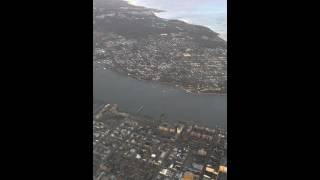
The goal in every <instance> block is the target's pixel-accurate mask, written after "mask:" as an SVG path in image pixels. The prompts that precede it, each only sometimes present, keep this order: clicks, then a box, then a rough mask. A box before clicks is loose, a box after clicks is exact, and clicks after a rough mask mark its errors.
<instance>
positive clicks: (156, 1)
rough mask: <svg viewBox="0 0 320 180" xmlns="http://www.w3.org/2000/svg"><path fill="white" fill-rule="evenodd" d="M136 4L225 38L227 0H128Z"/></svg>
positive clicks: (163, 16)
mask: <svg viewBox="0 0 320 180" xmlns="http://www.w3.org/2000/svg"><path fill="white" fill-rule="evenodd" d="M128 2H129V3H131V4H133V5H138V6H144V7H149V8H155V9H160V10H164V11H165V12H162V13H157V16H158V17H160V18H165V19H179V20H182V21H186V22H188V23H191V24H197V25H203V26H206V27H208V28H210V29H211V30H213V31H214V32H217V33H219V36H220V37H221V38H222V39H224V40H227V0H128Z"/></svg>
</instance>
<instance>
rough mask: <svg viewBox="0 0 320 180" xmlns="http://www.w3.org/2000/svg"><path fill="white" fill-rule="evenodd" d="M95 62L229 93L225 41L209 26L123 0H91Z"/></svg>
mask: <svg viewBox="0 0 320 180" xmlns="http://www.w3.org/2000/svg"><path fill="white" fill-rule="evenodd" d="M93 10H94V11H93V25H94V27H93V48H94V54H93V60H94V61H96V62H99V63H101V64H102V65H103V66H104V67H105V68H109V69H112V70H113V71H116V72H118V73H123V74H126V75H128V76H131V77H134V78H136V79H141V80H149V81H156V82H160V83H166V84H170V85H173V86H179V87H181V88H183V89H184V90H185V91H187V92H192V93H215V94H226V93H227V42H226V41H225V40H223V39H221V38H220V37H219V36H218V34H217V33H215V32H214V31H212V30H211V29H209V28H207V27H204V26H199V25H192V24H188V23H186V22H183V21H180V20H167V19H162V18H159V17H157V16H156V15H155V13H156V12H159V10H156V9H150V8H145V7H141V6H133V5H130V4H128V3H127V2H126V1H122V0H94V1H93Z"/></svg>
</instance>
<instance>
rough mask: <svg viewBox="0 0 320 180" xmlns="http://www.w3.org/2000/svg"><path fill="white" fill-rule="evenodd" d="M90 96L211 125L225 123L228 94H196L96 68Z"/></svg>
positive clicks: (145, 112) (147, 112)
mask: <svg viewBox="0 0 320 180" xmlns="http://www.w3.org/2000/svg"><path fill="white" fill-rule="evenodd" d="M93 96H94V99H95V100H97V101H99V102H101V101H102V102H106V103H115V104H118V105H119V106H120V109H121V110H124V111H127V112H132V113H135V112H137V110H138V109H139V108H140V107H141V106H143V109H142V111H141V112H140V113H141V114H143V115H148V116H150V117H153V118H156V119H159V118H160V115H161V114H162V113H164V114H165V116H166V117H167V119H168V120H170V121H179V120H187V121H197V122H198V123H200V124H204V125H207V126H210V127H214V126H216V125H219V126H221V127H224V128H226V127H227V96H226V95H197V94H190V93H186V92H185V91H183V90H181V89H180V88H176V87H172V86H168V85H163V84H158V83H154V82H148V81H140V80H136V79H133V78H131V77H127V76H126V75H122V74H119V73H115V72H113V71H111V70H109V69H103V68H98V69H95V70H94V73H93Z"/></svg>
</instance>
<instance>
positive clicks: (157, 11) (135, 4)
mask: <svg viewBox="0 0 320 180" xmlns="http://www.w3.org/2000/svg"><path fill="white" fill-rule="evenodd" d="M124 1H125V2H127V3H128V4H129V5H131V6H135V7H142V8H145V9H149V10H151V11H152V13H153V15H155V16H156V17H158V18H160V19H164V20H176V21H181V22H184V23H187V24H190V25H195V26H201V27H205V28H208V29H210V30H211V31H212V32H214V33H216V34H217V35H218V37H219V38H221V39H222V40H224V41H225V42H228V41H227V32H224V33H218V32H217V31H215V30H214V29H213V28H212V27H211V25H208V24H206V25H204V24H201V23H200V24H198V23H196V22H191V21H190V20H187V19H185V18H167V17H161V14H160V13H169V11H167V10H163V9H157V8H151V7H147V6H145V5H143V4H139V3H137V2H134V1H130V0H124Z"/></svg>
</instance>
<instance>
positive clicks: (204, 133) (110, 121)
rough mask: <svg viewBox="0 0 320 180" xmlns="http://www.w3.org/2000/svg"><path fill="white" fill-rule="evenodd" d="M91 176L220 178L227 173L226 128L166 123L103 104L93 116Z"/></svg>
mask: <svg viewBox="0 0 320 180" xmlns="http://www.w3.org/2000/svg"><path fill="white" fill-rule="evenodd" d="M93 127H94V131H93V132H94V133H93V147H94V152H93V159H94V162H93V175H94V177H93V178H94V179H95V180H108V179H109V180H111V179H114V180H120V179H125V180H131V179H132V180H142V179H145V180H148V179H150V180H186V179H193V180H196V179H199V180H219V179H221V178H223V177H226V175H227V166H226V161H227V160H226V157H227V154H226V153H227V132H226V130H224V129H221V128H208V127H203V126H198V125H196V124H188V123H186V122H179V123H175V124H170V123H168V122H164V121H154V120H153V119H148V118H145V117H140V116H137V115H132V114H128V113H124V112H120V111H119V110H118V108H117V106H116V105H110V104H108V105H106V106H104V107H103V108H102V109H101V110H99V111H98V112H97V113H96V114H95V115H94V117H93Z"/></svg>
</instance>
